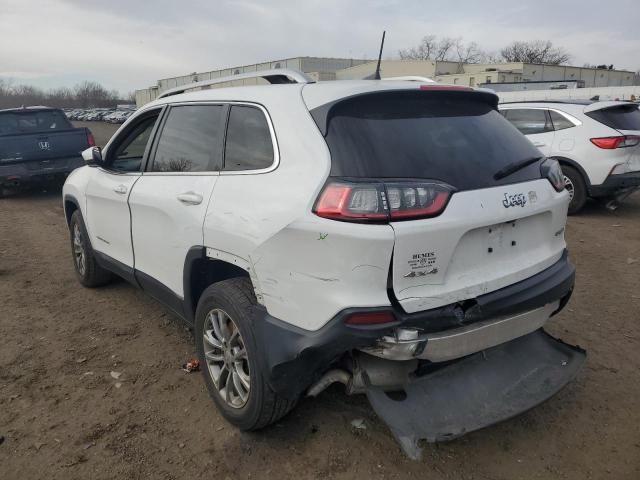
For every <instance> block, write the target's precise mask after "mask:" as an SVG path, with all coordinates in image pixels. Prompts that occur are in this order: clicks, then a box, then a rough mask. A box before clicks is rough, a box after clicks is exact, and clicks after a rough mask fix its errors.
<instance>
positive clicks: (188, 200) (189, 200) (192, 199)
mask: <svg viewBox="0 0 640 480" xmlns="http://www.w3.org/2000/svg"><path fill="white" fill-rule="evenodd" d="M176 198H177V199H178V200H180V201H181V202H182V203H184V204H185V205H200V204H201V203H202V195H198V194H197V193H193V192H184V193H181V194H179V195H178V196H177V197H176Z"/></svg>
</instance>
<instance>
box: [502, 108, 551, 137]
mask: <svg viewBox="0 0 640 480" xmlns="http://www.w3.org/2000/svg"><path fill="white" fill-rule="evenodd" d="M505 117H506V118H507V120H509V121H510V122H511V123H512V124H513V126H514V127H516V128H517V129H518V130H520V132H522V133H523V134H524V135H532V134H536V133H545V132H551V131H552V130H553V126H552V125H551V122H550V120H549V117H548V116H547V111H546V110H542V109H535V108H514V109H508V110H505Z"/></svg>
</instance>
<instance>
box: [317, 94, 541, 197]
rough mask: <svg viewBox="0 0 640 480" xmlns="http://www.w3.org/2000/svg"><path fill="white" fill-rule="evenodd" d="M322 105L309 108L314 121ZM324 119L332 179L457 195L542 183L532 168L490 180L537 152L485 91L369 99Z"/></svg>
mask: <svg viewBox="0 0 640 480" xmlns="http://www.w3.org/2000/svg"><path fill="white" fill-rule="evenodd" d="M323 108H324V109H326V108H327V107H326V106H324V107H318V109H315V111H312V115H313V116H314V118H315V119H316V122H320V121H321V120H320V119H321V118H322V116H323V115H322V112H321V111H320V109H323ZM326 122H327V126H326V132H327V133H326V141H327V144H328V146H329V149H330V151H331V175H332V176H340V177H368V178H424V179H432V180H440V181H443V182H446V183H448V184H450V185H452V186H454V187H456V188H457V189H459V190H471V189H476V188H486V187H490V186H495V185H498V184H505V183H515V182H521V181H526V180H532V179H534V178H540V168H539V166H538V164H537V163H536V164H532V165H531V166H529V167H527V168H524V169H522V170H519V171H518V172H516V173H513V174H512V175H510V176H508V177H506V178H504V179H502V180H500V181H496V180H494V178H493V175H494V174H495V173H496V172H497V171H498V170H500V169H502V168H503V167H505V166H506V165H508V164H511V163H513V162H519V161H521V160H524V159H528V158H535V157H538V156H540V155H541V154H540V152H539V151H538V150H537V149H536V148H535V147H533V145H532V144H531V142H530V141H529V140H527V138H526V137H524V136H523V135H522V134H521V133H520V132H518V130H516V129H515V128H514V127H513V126H512V125H511V124H510V123H509V122H508V121H507V120H505V119H504V118H503V116H502V115H500V113H498V111H497V110H496V109H495V105H494V103H493V101H492V100H488V96H487V94H479V93H474V92H427V91H399V92H398V91H396V92H380V93H372V94H366V95H361V96H357V97H353V98H349V99H346V100H342V101H340V102H339V103H336V104H334V105H333V106H331V107H330V110H329V112H328V113H327V114H326ZM318 126H319V127H320V130H321V131H323V130H324V126H323V125H320V124H318Z"/></svg>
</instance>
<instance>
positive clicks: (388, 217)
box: [313, 180, 453, 223]
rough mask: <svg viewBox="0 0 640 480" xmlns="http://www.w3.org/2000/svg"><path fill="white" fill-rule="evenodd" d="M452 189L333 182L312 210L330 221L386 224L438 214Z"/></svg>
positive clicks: (427, 184) (429, 184) (418, 183)
mask: <svg viewBox="0 0 640 480" xmlns="http://www.w3.org/2000/svg"><path fill="white" fill-rule="evenodd" d="M452 193H453V188H452V187H451V186H449V185H446V184H442V183H436V182H424V181H419V180H416V181H393V182H366V183H360V182H348V181H343V180H332V181H330V182H329V183H327V185H326V186H325V187H324V189H323V190H322V192H321V193H320V196H319V197H318V200H317V201H316V205H315V207H314V208H313V211H314V212H315V214H316V215H318V216H320V217H324V218H330V219H333V220H342V221H351V222H379V223H385V222H389V221H396V220H413V219H418V218H430V217H435V216H438V215H440V214H441V213H442V212H443V211H444V209H445V207H446V206H447V203H448V201H449V198H450V197H451V194H452Z"/></svg>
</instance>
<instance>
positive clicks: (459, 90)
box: [310, 84, 498, 137]
mask: <svg viewBox="0 0 640 480" xmlns="http://www.w3.org/2000/svg"><path fill="white" fill-rule="evenodd" d="M418 91H423V92H429V93H432V92H437V93H446V94H448V95H455V96H459V97H460V98H464V97H467V98H469V97H470V98H483V100H484V101H485V102H486V103H487V104H488V105H490V106H491V107H492V108H494V109H495V110H497V109H498V95H496V93H495V92H494V91H493V90H488V89H484V88H482V89H474V88H471V87H463V86H459V85H439V84H435V85H432V84H423V85H420V86H419V87H418V88H417V89H409V88H408V89H406V90H405V89H393V90H374V91H369V92H363V93H358V94H356V95H350V96H347V97H343V98H339V99H337V100H334V101H332V102H329V103H325V104H324V105H320V106H319V107H316V108H314V109H312V110H310V113H311V116H312V117H313V119H314V121H315V122H316V125H317V126H318V128H319V129H320V132H321V133H322V136H323V137H324V136H326V135H327V129H328V123H329V117H330V115H331V110H332V109H333V107H335V106H336V105H337V104H339V103H342V102H345V101H350V100H354V99H357V98H362V97H368V96H371V97H375V96H378V95H385V94H398V93H405V94H410V93H416V92H418Z"/></svg>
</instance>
